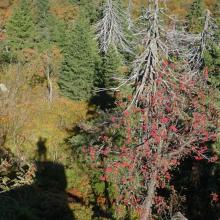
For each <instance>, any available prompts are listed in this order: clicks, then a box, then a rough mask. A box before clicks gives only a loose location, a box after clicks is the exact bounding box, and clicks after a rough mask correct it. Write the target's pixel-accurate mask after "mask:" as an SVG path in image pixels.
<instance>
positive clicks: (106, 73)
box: [97, 47, 122, 89]
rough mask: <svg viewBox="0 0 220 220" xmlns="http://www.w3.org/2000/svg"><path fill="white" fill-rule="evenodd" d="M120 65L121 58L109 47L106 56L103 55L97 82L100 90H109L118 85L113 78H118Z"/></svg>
mask: <svg viewBox="0 0 220 220" xmlns="http://www.w3.org/2000/svg"><path fill="white" fill-rule="evenodd" d="M121 65H122V58H121V55H120V54H119V53H118V51H117V50H116V49H115V48H113V47H110V48H109V51H108V52H107V54H105V55H103V58H102V66H101V72H100V74H99V77H98V80H97V81H99V86H100V88H106V89H110V88H113V87H116V86H117V85H118V83H117V80H115V79H114V78H117V77H119V75H120V72H119V67H120V66H121Z"/></svg>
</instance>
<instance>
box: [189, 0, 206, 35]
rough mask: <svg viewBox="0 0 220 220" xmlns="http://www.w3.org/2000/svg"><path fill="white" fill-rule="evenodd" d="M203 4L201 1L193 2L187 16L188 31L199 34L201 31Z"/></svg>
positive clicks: (195, 0)
mask: <svg viewBox="0 0 220 220" xmlns="http://www.w3.org/2000/svg"><path fill="white" fill-rule="evenodd" d="M204 7H205V6H204V2H203V0H194V1H193V3H192V6H191V9H190V12H189V14H188V16H187V21H188V31H189V32H192V33H196V34H197V33H200V32H201V31H202V29H203V24H204V19H203V18H202V17H203V16H204Z"/></svg>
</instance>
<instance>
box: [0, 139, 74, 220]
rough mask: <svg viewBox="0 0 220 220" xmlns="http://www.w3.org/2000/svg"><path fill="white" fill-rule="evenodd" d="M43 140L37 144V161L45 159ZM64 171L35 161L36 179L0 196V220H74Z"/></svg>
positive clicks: (52, 163)
mask: <svg viewBox="0 0 220 220" xmlns="http://www.w3.org/2000/svg"><path fill="white" fill-rule="evenodd" d="M45 143H46V139H42V138H40V139H39V141H38V142H37V148H38V150H39V149H40V151H38V153H39V155H38V156H39V157H38V158H39V159H44V158H46V156H45V155H46V145H45ZM66 186H67V182H66V176H65V169H64V166H63V165H62V164H59V163H55V162H52V161H37V162H36V178H35V181H34V183H33V184H32V185H24V186H22V187H18V188H15V189H13V190H10V191H7V192H2V193H0V220H74V219H75V217H74V215H73V213H72V211H71V210H70V209H69V207H68V195H67V193H66V192H65V189H66Z"/></svg>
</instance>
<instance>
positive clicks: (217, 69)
mask: <svg viewBox="0 0 220 220" xmlns="http://www.w3.org/2000/svg"><path fill="white" fill-rule="evenodd" d="M213 17H214V19H215V24H216V28H215V33H214V39H215V41H213V40H210V41H209V42H208V43H209V48H208V49H207V50H206V51H205V53H204V66H206V67H208V71H209V76H210V77H209V80H210V82H211V84H212V85H213V86H215V87H216V88H218V89H220V74H219V73H220V47H219V45H220V2H216V4H215V6H214V10H213Z"/></svg>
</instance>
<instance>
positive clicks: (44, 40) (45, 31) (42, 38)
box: [36, 0, 51, 49]
mask: <svg viewBox="0 0 220 220" xmlns="http://www.w3.org/2000/svg"><path fill="white" fill-rule="evenodd" d="M36 11H37V13H36V14H37V16H36V23H37V24H36V26H37V29H38V39H37V41H38V42H39V46H40V48H43V49H44V48H47V47H49V43H50V38H51V36H50V32H49V28H48V27H49V25H48V20H49V17H50V15H49V1H48V0H36Z"/></svg>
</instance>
